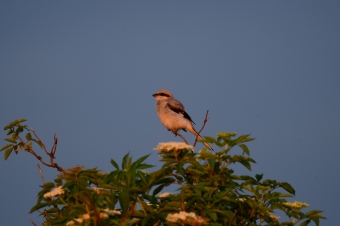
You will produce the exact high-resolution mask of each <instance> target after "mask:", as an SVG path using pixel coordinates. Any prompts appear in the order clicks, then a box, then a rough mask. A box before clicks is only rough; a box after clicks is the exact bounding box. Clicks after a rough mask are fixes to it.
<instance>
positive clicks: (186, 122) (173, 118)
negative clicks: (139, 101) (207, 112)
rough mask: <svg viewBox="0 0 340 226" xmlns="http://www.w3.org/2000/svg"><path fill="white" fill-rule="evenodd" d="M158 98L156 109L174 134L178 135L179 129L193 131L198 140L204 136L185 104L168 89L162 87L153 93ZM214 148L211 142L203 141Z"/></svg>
mask: <svg viewBox="0 0 340 226" xmlns="http://www.w3.org/2000/svg"><path fill="white" fill-rule="evenodd" d="M152 96H153V97H155V98H156V110H157V115H158V117H159V119H160V120H161V123H162V124H163V125H164V126H165V127H166V128H167V129H168V130H169V131H171V132H172V133H173V134H175V135H178V130H181V129H182V130H184V131H185V132H186V131H189V132H191V133H192V134H194V135H195V137H196V136H197V138H198V140H202V139H203V138H202V137H201V136H200V135H199V134H198V133H197V132H196V130H195V128H194V126H193V124H195V123H194V122H193V121H192V119H191V117H190V116H189V114H188V113H187V112H186V111H185V109H184V106H183V104H182V103H181V102H180V101H179V100H176V99H175V98H174V97H173V95H172V93H171V92H170V91H168V90H165V89H161V90H159V91H157V92H156V93H155V94H153V95H152ZM203 144H204V145H205V146H206V147H207V148H209V149H210V150H212V148H211V147H210V145H209V144H207V143H203Z"/></svg>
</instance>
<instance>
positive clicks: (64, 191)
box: [0, 119, 325, 226]
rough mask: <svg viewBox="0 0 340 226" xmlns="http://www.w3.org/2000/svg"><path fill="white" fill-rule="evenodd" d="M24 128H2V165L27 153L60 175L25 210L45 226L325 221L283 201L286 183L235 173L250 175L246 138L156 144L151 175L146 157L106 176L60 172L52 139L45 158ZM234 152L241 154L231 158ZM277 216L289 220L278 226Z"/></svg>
mask: <svg viewBox="0 0 340 226" xmlns="http://www.w3.org/2000/svg"><path fill="white" fill-rule="evenodd" d="M24 121H26V120H24V119H19V120H16V121H14V122H11V123H10V124H9V125H7V126H6V127H5V128H4V129H5V130H6V131H7V135H9V136H10V137H8V138H6V139H5V140H6V141H8V142H9V144H7V145H5V146H4V147H2V148H1V149H0V150H1V151H5V154H4V157H5V160H6V159H7V158H8V157H9V155H10V154H11V153H12V152H13V151H14V152H15V153H18V152H20V151H26V152H28V153H30V154H32V155H34V156H35V157H36V158H37V159H38V160H39V161H40V162H41V163H42V164H44V165H46V166H48V167H53V168H55V169H57V170H58V171H60V174H59V175H58V176H57V178H56V179H55V180H54V181H53V182H47V183H44V185H43V186H42V190H41V191H40V192H39V194H38V200H37V203H36V204H35V205H34V206H33V207H32V209H31V211H30V212H31V213H32V212H35V211H40V213H41V215H42V216H43V217H44V218H45V221H44V223H43V225H227V226H230V225H308V224H309V223H310V222H314V223H315V225H319V220H320V219H325V217H324V216H323V215H321V214H320V213H321V211H320V210H312V211H309V212H307V213H304V212H303V211H302V209H303V208H304V207H307V206H308V204H306V203H300V202H293V203H292V202H288V201H287V199H288V198H291V197H293V195H294V194H295V190H294V188H293V187H292V186H291V185H290V184H289V183H287V182H278V181H276V180H271V179H265V180H263V175H262V174H256V175H255V177H251V176H247V175H237V174H235V173H234V171H233V170H232V169H231V168H230V165H231V164H236V163H240V164H242V165H243V166H244V167H246V168H247V169H248V170H251V163H255V161H254V160H253V159H252V158H250V157H249V156H250V153H249V150H248V147H247V146H246V145H245V143H246V142H249V141H251V140H253V139H252V138H250V137H249V135H248V134H247V135H242V136H239V137H237V134H236V133H227V132H221V133H217V137H216V138H213V137H205V140H204V141H205V142H207V143H210V144H215V145H216V146H218V147H219V148H220V150H219V151H218V152H216V153H212V152H209V151H207V148H203V149H202V150H201V151H200V152H199V153H193V152H192V151H193V147H192V146H190V145H187V144H185V143H177V142H171V143H160V144H159V145H158V146H157V147H156V148H155V149H156V150H158V151H159V155H160V158H161V160H160V161H162V162H163V166H162V167H161V168H160V169H158V170H155V171H151V170H150V169H151V168H152V167H153V166H152V165H150V164H147V163H145V161H146V159H147V157H148V156H149V155H146V156H143V157H141V158H139V159H137V160H136V161H134V162H133V160H132V158H131V156H130V154H129V153H128V154H126V155H125V156H124V158H123V160H122V162H121V166H119V165H118V163H117V162H116V161H115V160H113V159H112V160H111V164H112V166H113V168H114V170H113V171H112V172H109V173H105V172H101V171H100V170H98V169H96V168H93V169H84V168H83V167H80V166H76V167H74V168H71V169H67V170H65V169H63V168H62V167H60V166H59V165H58V164H57V163H55V162H54V157H55V153H56V148H57V138H56V136H55V137H54V140H55V142H54V145H53V147H52V150H51V151H47V149H46V147H45V145H44V144H43V142H42V141H41V140H40V139H39V137H38V136H37V134H36V133H35V131H34V130H33V129H27V126H26V125H22V123H23V122H24ZM25 130H26V131H28V132H27V134H26V135H25V140H24V139H23V138H22V136H21V133H22V132H23V131H25ZM32 134H33V135H32ZM33 143H36V144H38V145H39V146H40V147H41V148H42V149H43V150H44V152H45V153H46V154H47V156H48V157H49V160H50V161H49V162H47V161H44V160H43V158H42V157H41V156H39V155H38V154H37V153H36V151H35V150H34V149H33ZM237 146H238V147H240V151H242V152H243V153H240V154H239V155H230V154H229V152H230V150H231V149H232V148H234V147H237ZM147 169H148V171H146V170H147ZM169 185H173V186H177V188H178V189H177V191H176V192H174V193H164V192H162V191H163V189H164V188H165V187H167V186H169ZM280 212H281V213H284V215H286V216H287V217H288V218H287V219H289V221H285V222H279V217H278V216H276V214H278V213H280Z"/></svg>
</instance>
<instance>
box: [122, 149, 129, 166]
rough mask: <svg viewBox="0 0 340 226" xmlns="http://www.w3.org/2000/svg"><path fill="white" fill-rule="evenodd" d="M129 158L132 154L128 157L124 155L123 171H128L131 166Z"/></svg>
mask: <svg viewBox="0 0 340 226" xmlns="http://www.w3.org/2000/svg"><path fill="white" fill-rule="evenodd" d="M129 156H130V153H127V154H126V155H124V157H123V161H122V170H127V168H128V166H129ZM130 159H131V158H130Z"/></svg>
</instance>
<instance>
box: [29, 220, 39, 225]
mask: <svg viewBox="0 0 340 226" xmlns="http://www.w3.org/2000/svg"><path fill="white" fill-rule="evenodd" d="M30 222H31V223H32V224H33V225H34V226H38V225H36V223H34V222H33V221H32V220H30Z"/></svg>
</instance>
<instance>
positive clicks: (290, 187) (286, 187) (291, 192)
mask: <svg viewBox="0 0 340 226" xmlns="http://www.w3.org/2000/svg"><path fill="white" fill-rule="evenodd" d="M281 187H282V188H283V189H285V190H286V191H288V192H289V193H290V194H293V195H295V190H294V188H293V187H292V186H291V185H290V184H288V183H287V182H282V183H281Z"/></svg>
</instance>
